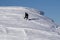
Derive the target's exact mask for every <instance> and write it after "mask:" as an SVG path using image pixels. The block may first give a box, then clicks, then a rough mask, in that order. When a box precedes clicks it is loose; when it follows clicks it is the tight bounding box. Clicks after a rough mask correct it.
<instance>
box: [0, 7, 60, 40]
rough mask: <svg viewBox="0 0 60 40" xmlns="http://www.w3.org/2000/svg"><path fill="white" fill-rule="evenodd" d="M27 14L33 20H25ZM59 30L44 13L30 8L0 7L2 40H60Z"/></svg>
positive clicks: (0, 33) (0, 35) (0, 38)
mask: <svg viewBox="0 0 60 40" xmlns="http://www.w3.org/2000/svg"><path fill="white" fill-rule="evenodd" d="M25 12H27V13H28V14H29V19H31V20H25V19H24V14H25ZM59 30H60V28H59V26H58V25H57V24H56V23H55V22H54V21H53V20H52V19H51V18H48V17H46V16H44V12H43V11H39V10H36V9H33V8H28V7H0V40H60V32H59Z"/></svg>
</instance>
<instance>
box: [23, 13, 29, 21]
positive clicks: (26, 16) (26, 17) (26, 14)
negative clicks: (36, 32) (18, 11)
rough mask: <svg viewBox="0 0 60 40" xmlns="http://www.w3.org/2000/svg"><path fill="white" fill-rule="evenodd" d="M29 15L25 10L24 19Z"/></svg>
mask: <svg viewBox="0 0 60 40" xmlns="http://www.w3.org/2000/svg"><path fill="white" fill-rule="evenodd" d="M28 16H29V15H28V13H26V12H25V17H24V19H26V20H27V19H28Z"/></svg>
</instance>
